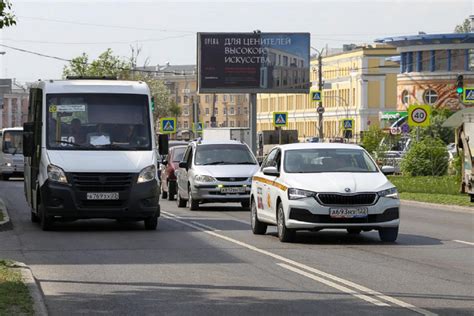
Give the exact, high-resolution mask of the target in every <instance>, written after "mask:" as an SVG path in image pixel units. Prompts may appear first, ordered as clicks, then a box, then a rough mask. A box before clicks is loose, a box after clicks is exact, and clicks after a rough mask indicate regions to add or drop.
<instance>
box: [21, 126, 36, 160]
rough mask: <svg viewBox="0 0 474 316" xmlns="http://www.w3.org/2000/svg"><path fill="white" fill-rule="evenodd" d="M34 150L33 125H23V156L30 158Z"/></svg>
mask: <svg viewBox="0 0 474 316" xmlns="http://www.w3.org/2000/svg"><path fill="white" fill-rule="evenodd" d="M34 150H35V143H34V137H33V123H25V124H23V156H25V157H32V156H33V152H34Z"/></svg>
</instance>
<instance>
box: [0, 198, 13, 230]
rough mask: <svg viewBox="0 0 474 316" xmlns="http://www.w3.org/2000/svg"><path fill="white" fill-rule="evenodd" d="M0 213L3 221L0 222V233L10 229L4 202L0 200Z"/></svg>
mask: <svg viewBox="0 0 474 316" xmlns="http://www.w3.org/2000/svg"><path fill="white" fill-rule="evenodd" d="M0 212H2V213H3V221H1V222H0V231H4V230H8V229H11V228H12V222H11V221H10V216H8V211H7V207H6V205H5V202H3V200H2V199H1V198H0Z"/></svg>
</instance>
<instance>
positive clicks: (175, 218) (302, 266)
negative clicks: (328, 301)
mask: <svg viewBox="0 0 474 316" xmlns="http://www.w3.org/2000/svg"><path fill="white" fill-rule="evenodd" d="M162 214H164V215H165V217H166V218H168V219H170V220H173V221H176V222H178V223H181V224H183V225H186V226H188V227H192V228H194V229H197V230H199V231H202V232H204V233H206V234H209V235H211V236H214V237H217V238H220V239H223V240H226V241H229V242H231V243H234V244H237V245H239V246H242V247H244V248H247V249H250V250H253V251H255V252H258V253H261V254H263V255H266V256H269V257H272V258H274V259H277V260H279V261H282V262H285V263H287V264H290V265H293V266H296V267H298V268H300V269H304V270H307V271H310V272H312V273H313V274H316V275H319V276H320V277H325V278H326V279H330V280H332V281H335V282H339V283H341V284H344V285H346V286H348V287H352V288H354V289H357V290H359V291H361V292H364V293H365V294H369V295H372V296H375V297H377V298H379V299H383V300H385V301H387V302H390V303H393V304H395V305H397V306H400V307H403V308H407V309H410V310H412V311H414V312H417V313H419V314H422V315H429V316H433V315H436V314H435V313H432V312H430V311H428V310H425V309H423V308H419V307H416V306H414V305H412V304H409V303H406V302H403V301H401V300H399V299H396V298H394V297H391V296H388V295H385V294H382V293H380V292H377V291H374V290H372V289H369V288H367V287H365V286H362V285H359V284H357V283H354V282H351V281H348V280H345V279H342V278H340V277H337V276H335V275H332V274H329V273H326V272H324V271H321V270H318V269H315V268H312V267H310V266H307V265H305V264H302V263H299V262H297V261H294V260H291V259H288V258H285V257H283V256H280V255H277V254H275V253H272V252H270V251H267V250H263V249H260V248H257V247H255V246H252V245H250V244H247V243H244V242H242V241H239V240H237V239H234V238H231V237H227V236H225V235H222V234H218V233H217V232H216V229H215V228H212V227H209V226H207V225H206V226H207V227H209V229H210V230H206V228H204V227H203V226H202V224H199V225H200V226H198V225H196V224H194V223H189V222H186V221H183V220H182V218H180V217H179V216H176V215H174V214H171V213H168V212H162ZM361 295H362V294H361Z"/></svg>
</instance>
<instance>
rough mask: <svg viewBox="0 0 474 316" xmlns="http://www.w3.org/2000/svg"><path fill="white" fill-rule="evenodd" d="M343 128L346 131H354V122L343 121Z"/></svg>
mask: <svg viewBox="0 0 474 316" xmlns="http://www.w3.org/2000/svg"><path fill="white" fill-rule="evenodd" d="M342 128H343V129H344V130H346V131H352V130H353V129H354V120H353V119H342Z"/></svg>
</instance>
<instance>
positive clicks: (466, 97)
mask: <svg viewBox="0 0 474 316" xmlns="http://www.w3.org/2000/svg"><path fill="white" fill-rule="evenodd" d="M463 102H464V103H474V88H472V87H470V88H464V93H463Z"/></svg>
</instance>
